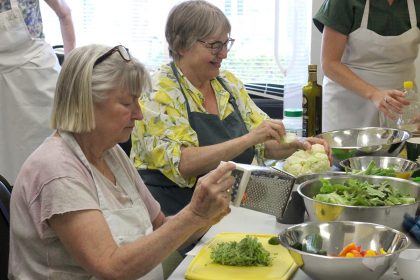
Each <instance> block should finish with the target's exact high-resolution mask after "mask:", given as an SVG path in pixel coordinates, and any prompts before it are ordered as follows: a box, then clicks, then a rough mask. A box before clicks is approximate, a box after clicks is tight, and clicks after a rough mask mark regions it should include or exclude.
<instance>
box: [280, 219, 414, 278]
mask: <svg viewBox="0 0 420 280" xmlns="http://www.w3.org/2000/svg"><path fill="white" fill-rule="evenodd" d="M310 234H318V235H320V236H321V238H322V250H324V251H326V252H327V256H322V255H317V254H311V253H307V252H304V251H301V250H298V249H295V248H294V247H293V246H294V245H295V244H296V243H297V242H299V243H301V244H302V243H304V242H305V239H306V238H307V237H308V235H310ZM279 239H280V243H281V244H282V245H283V246H284V247H286V248H287V249H288V250H289V253H290V255H291V256H292V257H293V259H294V260H295V262H296V263H297V264H298V265H301V269H302V270H303V271H304V272H305V273H306V274H307V275H308V276H310V277H311V279H314V280H330V279H331V280H333V279H334V280H335V279H340V280H354V279H357V280H375V279H378V278H379V277H381V276H382V275H383V274H384V273H385V272H386V271H387V270H388V269H389V267H390V266H391V265H392V264H393V263H394V262H395V261H396V260H397V257H398V255H399V254H400V252H402V251H403V250H405V249H406V248H407V247H408V246H409V240H408V238H407V236H406V235H405V234H404V233H402V232H399V231H397V230H395V229H392V228H389V227H386V226H383V225H378V224H372V223H363V222H349V221H346V222H320V223H318V222H309V223H303V224H298V225H295V226H292V227H289V228H288V229H286V230H284V231H282V232H281V233H280V234H279ZM352 242H354V243H356V244H357V245H358V246H360V245H361V246H362V249H363V250H368V249H371V250H374V251H377V252H378V251H379V250H380V249H381V248H383V249H384V250H385V251H386V252H387V254H385V255H379V256H374V257H364V258H346V257H335V256H337V255H338V254H339V252H340V251H341V250H342V249H343V248H344V247H345V246H346V245H348V244H350V243H352Z"/></svg>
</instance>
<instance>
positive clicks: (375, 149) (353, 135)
mask: <svg viewBox="0 0 420 280" xmlns="http://www.w3.org/2000/svg"><path fill="white" fill-rule="evenodd" d="M317 137H318V138H322V139H325V140H326V141H327V142H328V143H329V144H330V146H331V149H332V156H333V164H334V165H335V166H336V167H338V168H341V166H340V161H342V160H345V159H348V158H351V157H357V156H397V155H398V154H399V153H400V152H401V150H402V148H404V144H405V141H406V140H407V139H408V138H410V137H411V133H410V132H409V131H406V130H399V129H393V128H383V127H364V128H352V129H342V130H334V131H328V132H324V133H322V134H319V135H317Z"/></svg>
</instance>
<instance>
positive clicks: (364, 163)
mask: <svg viewBox="0 0 420 280" xmlns="http://www.w3.org/2000/svg"><path fill="white" fill-rule="evenodd" d="M372 161H373V162H374V163H375V165H376V166H377V167H380V168H392V169H394V170H395V175H396V176H395V177H398V178H402V179H409V178H410V177H411V175H412V174H413V173H414V171H417V170H420V163H418V162H415V161H411V160H408V159H404V158H399V157H384V156H364V157H352V158H348V159H345V160H343V161H340V165H341V166H342V167H343V168H344V170H346V171H348V172H353V171H356V170H363V171H364V170H366V169H367V168H368V166H369V164H370V163H371V162H372Z"/></svg>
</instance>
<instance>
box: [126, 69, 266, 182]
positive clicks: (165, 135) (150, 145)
mask: <svg viewBox="0 0 420 280" xmlns="http://www.w3.org/2000/svg"><path fill="white" fill-rule="evenodd" d="M178 71H179V73H180V80H181V84H182V87H183V89H184V92H185V94H186V96H187V99H188V103H189V105H190V109H191V111H192V112H206V110H205V109H204V105H203V103H204V99H203V96H202V94H201V93H200V91H198V90H197V89H196V88H195V87H194V86H193V85H192V84H191V83H190V81H188V79H187V78H186V77H185V76H184V75H183V74H182V72H181V71H180V69H179V68H178ZM220 77H221V78H222V79H223V80H224V82H225V84H226V86H227V88H228V89H230V91H231V93H232V95H233V97H234V98H235V100H236V103H237V105H238V108H239V111H240V113H241V116H242V118H243V120H244V121H245V124H246V127H247V128H248V130H251V129H253V128H255V127H257V126H258V125H259V124H261V122H262V121H263V120H265V119H268V118H269V117H268V116H267V115H266V114H265V113H264V112H263V111H262V110H261V109H259V108H258V107H257V106H256V105H255V103H254V102H253V101H252V100H251V98H250V97H249V95H248V93H247V91H246V89H245V87H244V85H243V84H242V82H241V81H240V80H239V79H238V78H236V77H235V76H234V75H233V74H232V73H230V72H228V71H226V70H222V71H221V73H220ZM152 84H153V90H152V92H150V93H143V94H142V96H141V97H140V106H141V110H142V113H143V120H141V121H136V126H135V128H134V130H133V133H132V144H133V145H132V150H131V159H132V160H133V162H134V165H135V167H136V168H137V169H158V170H160V171H161V172H162V173H163V174H164V175H165V176H166V177H167V178H169V179H170V180H172V181H173V182H175V184H177V185H178V186H180V187H193V186H194V184H195V182H196V179H197V178H196V177H192V178H188V179H184V178H183V177H182V176H181V175H180V173H179V170H178V166H179V162H180V157H181V146H185V147H198V146H199V143H198V138H197V134H196V132H195V131H194V130H193V129H192V128H191V126H190V124H189V121H188V113H187V108H186V102H185V98H184V96H183V95H182V92H181V90H180V88H179V84H178V82H177V81H176V79H175V76H174V74H173V72H172V69H171V67H170V65H163V66H162V67H161V68H160V69H159V70H158V71H157V72H156V73H155V74H154V75H153V77H152ZM211 84H212V87H213V89H214V91H215V93H216V100H217V104H218V109H219V116H220V117H221V119H225V118H226V117H227V116H228V115H229V114H230V113H232V112H233V107H232V105H231V104H230V103H229V93H228V92H227V91H226V90H225V89H224V88H223V86H222V85H221V84H220V83H219V82H218V81H217V80H216V79H214V80H212V81H211ZM255 150H256V156H257V160H258V161H259V162H261V161H262V160H263V155H264V145H263V144H259V145H256V147H255Z"/></svg>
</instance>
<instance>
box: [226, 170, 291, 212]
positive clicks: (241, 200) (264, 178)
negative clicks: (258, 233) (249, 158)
mask: <svg viewBox="0 0 420 280" xmlns="http://www.w3.org/2000/svg"><path fill="white" fill-rule="evenodd" d="M235 164H236V169H235V170H234V171H232V176H234V177H235V183H234V184H233V187H232V204H233V205H234V206H240V207H244V208H248V209H252V210H255V211H259V212H263V213H267V214H270V215H274V216H276V217H277V219H281V218H282V217H283V213H284V210H285V209H286V205H287V203H288V201H289V198H290V194H291V191H292V188H293V185H294V182H295V177H294V176H293V175H291V174H289V173H287V172H284V171H282V170H278V169H274V168H271V167H263V166H256V165H249V164H240V163H235Z"/></svg>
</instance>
